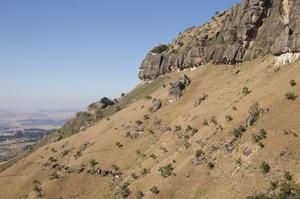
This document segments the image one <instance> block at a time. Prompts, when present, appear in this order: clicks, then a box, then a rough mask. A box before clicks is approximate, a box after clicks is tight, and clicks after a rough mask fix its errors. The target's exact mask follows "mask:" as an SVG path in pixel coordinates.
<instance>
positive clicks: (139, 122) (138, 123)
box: [135, 120, 144, 125]
mask: <svg viewBox="0 0 300 199" xmlns="http://www.w3.org/2000/svg"><path fill="white" fill-rule="evenodd" d="M135 123H136V124H137V125H142V124H144V122H143V121H142V120H137V121H135Z"/></svg>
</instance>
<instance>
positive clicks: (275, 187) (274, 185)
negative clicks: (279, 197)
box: [270, 181, 278, 191]
mask: <svg viewBox="0 0 300 199" xmlns="http://www.w3.org/2000/svg"><path fill="white" fill-rule="evenodd" d="M277 188H278V182H277V181H271V182H270V189H271V190H273V191H274V190H276V189H277Z"/></svg>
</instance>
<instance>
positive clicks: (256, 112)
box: [249, 102, 261, 118]
mask: <svg viewBox="0 0 300 199" xmlns="http://www.w3.org/2000/svg"><path fill="white" fill-rule="evenodd" d="M260 110H261V109H260V106H259V103H258V102H255V103H254V104H252V105H251V106H250V108H249V113H250V115H251V116H253V117H255V118H257V117H259V113H260Z"/></svg>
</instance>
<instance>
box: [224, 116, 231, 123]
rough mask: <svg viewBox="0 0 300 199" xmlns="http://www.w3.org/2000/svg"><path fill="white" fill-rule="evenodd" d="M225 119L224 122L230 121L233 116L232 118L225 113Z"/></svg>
mask: <svg viewBox="0 0 300 199" xmlns="http://www.w3.org/2000/svg"><path fill="white" fill-rule="evenodd" d="M225 120H226V122H230V121H232V120H233V118H232V116H231V115H226V116H225Z"/></svg>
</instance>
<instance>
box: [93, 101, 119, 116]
mask: <svg viewBox="0 0 300 199" xmlns="http://www.w3.org/2000/svg"><path fill="white" fill-rule="evenodd" d="M115 103H116V102H115V101H114V100H111V99H109V98H107V97H103V98H102V99H101V100H100V101H98V102H94V103H92V104H90V105H89V106H88V107H87V110H88V113H90V114H92V115H97V114H99V113H101V112H102V110H103V109H105V108H107V107H108V106H111V105H114V104H115Z"/></svg>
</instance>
